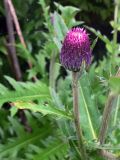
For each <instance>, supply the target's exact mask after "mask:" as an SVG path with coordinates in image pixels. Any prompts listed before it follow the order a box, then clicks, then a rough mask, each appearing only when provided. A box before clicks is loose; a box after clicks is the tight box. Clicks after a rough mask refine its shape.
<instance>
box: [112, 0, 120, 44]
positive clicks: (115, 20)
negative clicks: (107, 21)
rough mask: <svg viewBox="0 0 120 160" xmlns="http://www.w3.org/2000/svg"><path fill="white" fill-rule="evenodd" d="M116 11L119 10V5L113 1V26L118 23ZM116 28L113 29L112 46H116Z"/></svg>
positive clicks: (116, 0) (116, 1)
mask: <svg viewBox="0 0 120 160" xmlns="http://www.w3.org/2000/svg"><path fill="white" fill-rule="evenodd" d="M118 9H119V4H118V0H115V10H114V23H115V25H116V24H117V21H118ZM117 32H118V31H117V28H116V27H115V28H114V34H113V42H114V45H116V43H117Z"/></svg>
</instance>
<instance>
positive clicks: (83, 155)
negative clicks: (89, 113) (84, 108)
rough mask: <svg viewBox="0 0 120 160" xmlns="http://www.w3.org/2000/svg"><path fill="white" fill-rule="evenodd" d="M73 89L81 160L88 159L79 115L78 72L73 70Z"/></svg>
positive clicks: (75, 121)
mask: <svg viewBox="0 0 120 160" xmlns="http://www.w3.org/2000/svg"><path fill="white" fill-rule="evenodd" d="M72 81H73V84H72V89H73V110H74V123H75V128H76V134H77V138H78V147H79V150H80V153H81V160H87V154H86V149H85V146H84V142H83V135H82V129H81V126H80V117H79V102H78V72H72Z"/></svg>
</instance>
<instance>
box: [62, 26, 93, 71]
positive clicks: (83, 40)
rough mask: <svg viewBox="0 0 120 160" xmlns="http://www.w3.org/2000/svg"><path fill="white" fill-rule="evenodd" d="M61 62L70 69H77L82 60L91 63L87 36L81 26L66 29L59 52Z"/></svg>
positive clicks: (87, 63) (87, 64)
mask: <svg viewBox="0 0 120 160" xmlns="http://www.w3.org/2000/svg"><path fill="white" fill-rule="evenodd" d="M60 61H61V64H62V65H63V66H64V67H65V68H66V69H68V70H70V71H74V72H75V71H79V70H80V68H81V65H82V62H85V64H86V66H89V65H90V63H91V49H90V41H89V36H88V34H87V33H86V30H85V29H83V28H79V27H77V28H72V29H71V30H69V31H68V33H67V35H66V36H65V39H64V41H63V45H62V48H61V53H60Z"/></svg>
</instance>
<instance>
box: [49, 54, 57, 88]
mask: <svg viewBox="0 0 120 160" xmlns="http://www.w3.org/2000/svg"><path fill="white" fill-rule="evenodd" d="M55 58H56V56H55V53H54V52H53V53H52V55H51V59H50V69H49V85H50V87H51V88H52V89H55V74H54V72H55Z"/></svg>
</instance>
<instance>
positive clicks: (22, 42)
mask: <svg viewBox="0 0 120 160" xmlns="http://www.w3.org/2000/svg"><path fill="white" fill-rule="evenodd" d="M7 3H8V6H9V10H10V13H11V16H12V20H13V22H14V25H15V28H16V31H17V34H18V37H19V39H20V42H21V44H22V45H23V47H24V48H27V46H26V43H25V40H24V37H23V34H22V31H21V28H20V24H19V21H18V18H17V15H16V11H15V8H14V6H13V3H12V0H7ZM27 63H28V66H29V68H30V69H31V68H32V63H31V62H30V61H29V60H28V61H27ZM32 79H33V81H37V77H36V76H33V77H32Z"/></svg>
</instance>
